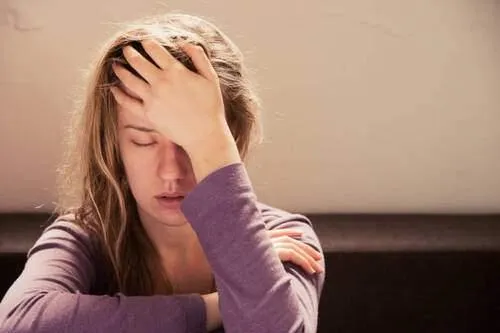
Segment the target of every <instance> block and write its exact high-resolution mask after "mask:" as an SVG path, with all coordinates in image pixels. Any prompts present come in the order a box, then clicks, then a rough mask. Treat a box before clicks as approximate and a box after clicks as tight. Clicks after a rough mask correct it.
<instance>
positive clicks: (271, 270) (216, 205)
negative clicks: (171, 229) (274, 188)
mask: <svg viewBox="0 0 500 333" xmlns="http://www.w3.org/2000/svg"><path fill="white" fill-rule="evenodd" d="M198 186H199V187H198V188H197V190H195V191H193V192H191V193H190V194H189V196H188V197H187V198H186V199H185V200H184V202H183V211H184V214H185V215H186V217H187V218H188V220H189V221H190V222H191V224H192V225H193V228H194V229H195V230H196V231H197V233H199V238H200V242H201V244H202V246H203V249H204V251H205V253H206V255H207V258H208V260H209V261H210V264H211V266H212V269H213V271H214V275H215V278H216V281H217V290H218V292H219V295H220V309H221V315H222V318H223V321H224V327H226V328H227V329H228V330H231V332H246V333H253V332H264V331H266V330H267V331H270V332H289V333H290V332H301V331H303V330H304V327H305V326H308V327H313V325H309V324H306V322H307V323H308V322H313V321H314V320H315V318H314V317H310V318H309V317H308V316H307V314H306V312H305V311H304V310H303V309H302V306H301V302H300V301H299V297H298V294H297V291H296V289H297V285H295V286H294V285H293V283H292V278H291V276H289V275H288V274H287V273H286V271H285V269H284V268H283V265H282V264H281V262H280V260H279V258H278V257H277V254H276V253H275V252H274V251H273V249H272V244H271V242H270V240H269V238H268V236H267V234H266V231H265V225H264V222H263V220H262V216H261V214H260V212H259V210H258V208H257V206H256V198H255V195H254V193H253V191H252V188H251V184H250V182H249V181H248V179H247V175H246V172H245V169H244V167H243V166H242V165H229V166H227V167H225V168H223V169H221V170H219V171H217V172H215V173H213V174H211V175H209V176H207V177H206V178H205V179H204V181H203V182H202V183H201V184H199V185H198ZM299 288H300V287H299ZM303 297H309V295H308V294H304V296H303ZM311 297H312V298H317V297H316V296H315V295H314V294H313V295H311ZM308 332H312V330H308Z"/></svg>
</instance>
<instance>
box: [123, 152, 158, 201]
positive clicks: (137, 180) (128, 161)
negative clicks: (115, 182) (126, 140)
mask: <svg viewBox="0 0 500 333" xmlns="http://www.w3.org/2000/svg"><path fill="white" fill-rule="evenodd" d="M120 155H121V158H122V161H123V165H124V167H125V173H126V176H127V181H128V183H129V184H130V187H131V190H132V191H133V192H136V191H140V189H141V188H143V187H145V186H147V184H148V183H149V181H148V175H154V172H153V171H154V170H153V168H154V154H153V153H152V152H144V151H141V150H140V149H136V148H135V147H133V146H131V145H127V144H125V145H124V146H123V147H121V148H120ZM149 177H151V176H149Z"/></svg>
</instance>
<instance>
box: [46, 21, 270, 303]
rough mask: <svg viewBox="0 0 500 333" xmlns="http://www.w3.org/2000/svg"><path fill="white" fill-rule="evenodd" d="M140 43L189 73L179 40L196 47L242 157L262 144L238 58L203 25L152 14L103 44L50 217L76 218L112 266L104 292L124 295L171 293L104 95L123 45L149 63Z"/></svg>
mask: <svg viewBox="0 0 500 333" xmlns="http://www.w3.org/2000/svg"><path fill="white" fill-rule="evenodd" d="M144 39H155V40H157V41H159V42H160V43H161V44H162V45H163V46H164V47H165V48H166V49H167V50H169V51H170V52H171V53H172V54H173V55H174V56H175V57H176V58H177V59H178V60H179V61H181V62H182V63H183V64H184V65H185V66H186V67H188V68H189V69H191V70H193V71H196V69H195V68H194V66H193V64H192V63H191V61H190V59H189V58H188V57H187V56H186V54H184V53H183V52H182V51H181V50H180V48H179V47H178V41H179V40H180V39H182V40H187V41H188V42H192V43H195V44H198V45H201V46H202V47H203V48H204V50H205V52H206V54H207V56H208V58H209V59H210V61H211V63H212V65H213V67H214V69H215V71H216V73H217V74H218V76H219V79H220V87H221V92H222V97H223V100H224V106H225V115H226V120H227V122H228V125H229V127H230V129H231V132H232V134H233V137H234V139H235V142H236V144H237V147H238V150H239V152H240V155H241V157H242V158H243V159H244V158H245V157H246V155H247V152H248V150H249V147H250V146H251V145H252V144H253V143H256V142H260V134H261V131H260V123H259V120H258V112H259V108H260V103H259V101H258V98H257V96H256V94H255V93H254V91H253V89H252V86H251V84H250V81H249V79H248V73H247V70H246V68H245V67H244V64H243V56H242V53H241V52H240V50H239V49H238V48H237V47H236V45H235V44H234V43H233V42H232V41H231V40H230V39H229V38H228V37H227V36H226V35H225V34H223V33H222V32H221V31H220V30H219V29H218V28H217V27H216V26H214V25H213V24H211V23H209V22H208V21H206V20H204V19H202V18H200V17H196V16H192V15H187V14H182V13H169V14H166V15H162V16H155V17H151V18H147V19H144V20H140V21H136V22H132V23H130V24H127V25H126V26H125V27H124V28H123V29H122V30H121V31H120V32H119V33H118V34H117V35H116V36H114V37H113V38H112V39H111V40H110V42H108V43H107V44H106V45H105V46H104V49H103V50H102V52H101V56H100V58H99V59H97V62H96V63H94V64H93V65H92V67H91V70H90V76H89V78H88V85H87V91H86V95H85V99H84V101H83V105H82V107H80V108H77V109H76V110H75V113H74V114H73V119H72V123H71V126H70V128H69V131H68V147H67V151H66V155H65V157H64V160H63V163H62V164H61V166H60V168H59V169H58V183H59V184H58V190H59V198H58V203H57V208H56V214H58V215H63V214H68V213H71V214H74V217H75V222H76V223H78V224H79V225H81V226H82V227H84V228H86V229H87V230H89V231H90V232H92V235H94V236H95V237H97V239H98V243H99V244H100V246H101V247H102V248H101V249H102V251H103V253H104V256H105V259H106V260H107V262H108V263H109V264H110V265H109V266H110V267H111V269H110V272H109V273H110V277H111V281H112V286H110V290H115V291H120V292H122V293H124V294H127V295H139V294H140V295H149V294H153V293H165V294H169V293H172V292H173V290H172V286H171V285H170V283H169V282H168V280H167V279H166V278H165V276H162V270H161V268H160V266H159V258H158V254H157V253H156V251H155V249H154V247H153V246H152V243H151V241H150V240H149V238H148V237H147V235H146V233H145V231H144V230H143V228H142V225H141V223H140V221H139V217H138V214H137V206H136V202H135V200H134V198H133V196H132V193H131V192H130V189H129V188H128V186H127V181H126V175H125V170H124V166H123V163H122V160H121V157H120V153H119V149H118V137H117V136H118V135H117V122H118V121H117V112H116V104H115V101H114V99H113V97H112V95H111V93H110V89H109V87H110V86H113V85H117V84H118V80H117V78H116V76H115V75H114V73H113V71H112V68H111V63H112V62H113V61H118V62H121V63H123V64H124V65H127V63H126V61H125V59H124V58H123V56H122V52H121V50H122V48H123V47H124V46H126V45H130V44H132V45H134V46H136V47H137V48H138V49H139V51H140V52H141V53H142V54H143V55H145V56H146V57H148V58H149V56H147V54H146V53H145V52H144V50H142V48H140V47H138V46H139V45H140V43H138V41H141V40H144ZM129 69H130V70H132V69H131V67H129ZM158 281H162V282H161V283H159V282H158ZM163 281H164V282H163Z"/></svg>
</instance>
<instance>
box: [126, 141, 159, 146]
mask: <svg viewBox="0 0 500 333" xmlns="http://www.w3.org/2000/svg"><path fill="white" fill-rule="evenodd" d="M132 143H133V144H134V145H135V146H137V147H150V146H153V145H155V144H156V142H155V141H153V142H150V143H140V142H136V141H132Z"/></svg>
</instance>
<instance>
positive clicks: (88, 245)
mask: <svg viewBox="0 0 500 333" xmlns="http://www.w3.org/2000/svg"><path fill="white" fill-rule="evenodd" d="M47 249H54V250H55V249H60V250H64V251H69V252H72V253H74V254H75V255H78V256H82V255H83V256H86V257H87V258H94V257H95V255H96V251H97V239H96V237H93V234H92V233H91V232H90V231H88V230H86V229H85V228H84V227H82V226H81V225H79V224H78V223H77V222H76V219H75V216H74V214H66V215H61V216H59V217H57V218H56V219H55V220H54V222H52V223H51V224H50V225H48V226H47V227H46V228H45V229H44V230H43V232H42V234H41V236H40V237H39V238H38V239H37V241H36V242H35V244H34V245H33V247H31V249H30V250H29V252H28V258H29V257H31V256H33V255H34V254H35V253H37V252H39V251H42V250H47Z"/></svg>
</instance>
